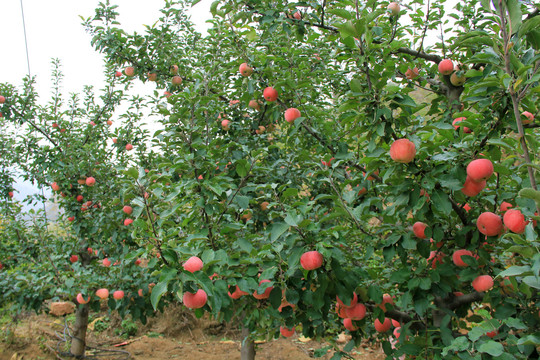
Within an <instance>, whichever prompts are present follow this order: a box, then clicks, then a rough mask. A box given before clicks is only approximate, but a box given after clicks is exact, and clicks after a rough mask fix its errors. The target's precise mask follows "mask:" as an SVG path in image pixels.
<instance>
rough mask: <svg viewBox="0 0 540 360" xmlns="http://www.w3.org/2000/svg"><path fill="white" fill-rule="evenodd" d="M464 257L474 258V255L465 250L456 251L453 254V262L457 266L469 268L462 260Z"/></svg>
mask: <svg viewBox="0 0 540 360" xmlns="http://www.w3.org/2000/svg"><path fill="white" fill-rule="evenodd" d="M463 255H468V256H473V253H472V252H470V251H469V250H465V249H460V250H456V251H454V254H452V261H453V262H454V264H456V266H459V267H466V266H469V265H467V263H465V262H464V261H463V260H462V259H461V257H462V256H463Z"/></svg>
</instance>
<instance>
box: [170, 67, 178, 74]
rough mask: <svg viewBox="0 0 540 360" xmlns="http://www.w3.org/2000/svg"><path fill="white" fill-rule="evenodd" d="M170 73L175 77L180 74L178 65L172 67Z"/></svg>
mask: <svg viewBox="0 0 540 360" xmlns="http://www.w3.org/2000/svg"><path fill="white" fill-rule="evenodd" d="M170 71H171V74H173V75H176V74H178V65H171V68H170Z"/></svg>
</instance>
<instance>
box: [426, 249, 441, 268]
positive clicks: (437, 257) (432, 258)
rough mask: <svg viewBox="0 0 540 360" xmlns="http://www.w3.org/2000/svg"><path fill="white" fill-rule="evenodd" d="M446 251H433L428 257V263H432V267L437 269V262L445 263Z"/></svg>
mask: <svg viewBox="0 0 540 360" xmlns="http://www.w3.org/2000/svg"><path fill="white" fill-rule="evenodd" d="M444 256H445V255H444V253H442V252H440V251H431V252H430V253H429V257H428V258H427V262H428V264H431V268H433V269H436V268H437V264H442V263H443V258H444Z"/></svg>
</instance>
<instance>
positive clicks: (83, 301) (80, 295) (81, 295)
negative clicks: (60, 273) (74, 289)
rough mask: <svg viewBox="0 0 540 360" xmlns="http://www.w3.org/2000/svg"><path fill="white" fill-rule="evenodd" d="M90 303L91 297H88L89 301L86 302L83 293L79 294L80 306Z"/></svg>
mask: <svg viewBox="0 0 540 360" xmlns="http://www.w3.org/2000/svg"><path fill="white" fill-rule="evenodd" d="M89 301H90V295H88V299H86V300H84V296H83V294H82V293H78V294H77V302H78V303H79V304H83V305H84V304H88V302H89Z"/></svg>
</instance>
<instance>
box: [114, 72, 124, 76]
mask: <svg viewBox="0 0 540 360" xmlns="http://www.w3.org/2000/svg"><path fill="white" fill-rule="evenodd" d="M114 76H116V77H121V76H122V72H121V71H117V72H115V73H114Z"/></svg>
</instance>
